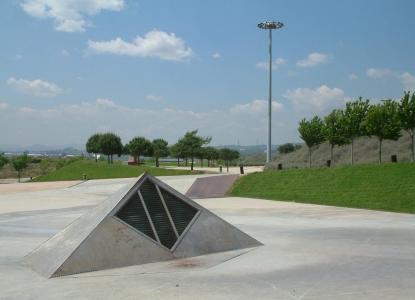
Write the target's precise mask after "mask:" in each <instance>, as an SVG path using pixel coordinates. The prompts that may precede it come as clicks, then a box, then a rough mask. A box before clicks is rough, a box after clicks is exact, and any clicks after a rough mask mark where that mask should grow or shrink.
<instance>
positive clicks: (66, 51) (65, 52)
mask: <svg viewBox="0 0 415 300" xmlns="http://www.w3.org/2000/svg"><path fill="white" fill-rule="evenodd" d="M61 54H62V56H69V55H70V53H69V51H68V50H66V49H62V51H61Z"/></svg>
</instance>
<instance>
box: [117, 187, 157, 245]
mask: <svg viewBox="0 0 415 300" xmlns="http://www.w3.org/2000/svg"><path fill="white" fill-rule="evenodd" d="M116 216H117V217H118V218H119V219H121V220H123V221H124V222H125V223H127V224H128V225H130V226H132V227H134V228H135V229H137V230H139V231H141V232H142V233H144V234H145V235H147V236H148V237H150V238H152V239H153V240H155V239H156V237H155V236H154V232H153V230H152V228H151V224H150V222H149V220H148V218H147V215H146V212H145V210H144V207H143V205H142V204H141V200H140V198H139V196H138V194H134V195H133V196H132V197H131V198H130V199H129V200H128V201H127V203H126V204H125V205H124V206H123V207H122V208H121V209H120V210H119V211H118V213H117V214H116Z"/></svg>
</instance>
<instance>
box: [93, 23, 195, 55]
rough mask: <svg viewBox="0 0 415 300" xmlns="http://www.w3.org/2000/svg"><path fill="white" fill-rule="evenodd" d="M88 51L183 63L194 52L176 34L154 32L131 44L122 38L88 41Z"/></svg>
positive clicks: (138, 37)
mask: <svg viewBox="0 0 415 300" xmlns="http://www.w3.org/2000/svg"><path fill="white" fill-rule="evenodd" d="M88 49H89V50H91V51H92V52H95V53H108V54H115V55H129V56H138V57H158V58H161V59H164V60H176V61H182V60H185V59H188V58H190V57H191V56H192V54H193V51H192V49H191V48H189V47H188V46H186V43H185V41H184V40H182V39H181V38H179V37H177V36H176V35H175V34H174V33H167V32H164V31H159V30H152V31H150V32H148V33H146V34H145V35H144V37H141V36H137V37H136V38H135V39H134V40H133V41H132V42H131V43H129V42H126V41H124V40H123V39H121V38H119V37H118V38H116V39H114V40H110V41H101V42H95V41H88Z"/></svg>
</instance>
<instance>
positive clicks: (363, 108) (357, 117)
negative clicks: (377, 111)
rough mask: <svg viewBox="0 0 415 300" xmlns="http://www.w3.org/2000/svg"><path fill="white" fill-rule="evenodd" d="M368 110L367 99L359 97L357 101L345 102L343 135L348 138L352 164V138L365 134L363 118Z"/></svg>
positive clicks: (352, 162)
mask: <svg viewBox="0 0 415 300" xmlns="http://www.w3.org/2000/svg"><path fill="white" fill-rule="evenodd" d="M368 110H369V100H363V99H362V97H360V98H359V99H358V100H357V101H354V102H347V103H346V109H345V111H344V126H345V128H344V129H345V136H346V138H347V139H349V140H350V145H351V148H350V161H351V164H352V165H353V164H354V149H353V148H354V140H355V139H356V138H357V137H360V136H363V135H366V132H365V129H366V127H365V125H364V122H365V119H366V116H367V112H368Z"/></svg>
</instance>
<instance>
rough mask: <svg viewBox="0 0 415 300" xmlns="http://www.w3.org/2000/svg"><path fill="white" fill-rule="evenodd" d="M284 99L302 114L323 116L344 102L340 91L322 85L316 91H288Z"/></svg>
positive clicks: (302, 89) (344, 98)
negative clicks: (290, 102)
mask: <svg viewBox="0 0 415 300" xmlns="http://www.w3.org/2000/svg"><path fill="white" fill-rule="evenodd" d="M284 97H285V98H287V99H289V100H290V101H292V103H293V104H294V107H295V109H296V110H297V111H298V112H300V113H304V114H307V115H309V114H323V113H327V112H329V111H330V110H332V109H333V108H337V107H341V106H343V105H344V103H345V102H346V97H345V95H344V92H343V90H342V89H339V88H330V87H328V86H326V85H322V86H320V87H318V88H316V89H308V88H298V89H295V90H288V91H287V92H286V93H285V95H284Z"/></svg>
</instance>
